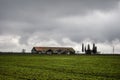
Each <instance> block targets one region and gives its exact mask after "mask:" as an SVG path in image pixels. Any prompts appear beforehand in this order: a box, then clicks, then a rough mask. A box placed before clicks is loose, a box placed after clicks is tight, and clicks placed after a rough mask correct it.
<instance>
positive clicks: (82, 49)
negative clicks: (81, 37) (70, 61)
mask: <svg viewBox="0 0 120 80" xmlns="http://www.w3.org/2000/svg"><path fill="white" fill-rule="evenodd" d="M82 52H84V44H83V43H82Z"/></svg>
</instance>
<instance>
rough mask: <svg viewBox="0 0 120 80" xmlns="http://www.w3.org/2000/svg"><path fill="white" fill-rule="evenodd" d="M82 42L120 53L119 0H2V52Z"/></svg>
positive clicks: (0, 24) (74, 45)
mask: <svg viewBox="0 0 120 80" xmlns="http://www.w3.org/2000/svg"><path fill="white" fill-rule="evenodd" d="M83 42H84V43H85V44H88V43H89V44H92V43H96V45H97V46H98V49H99V51H101V52H112V46H113V45H115V51H116V52H120V0H0V51H21V50H22V49H23V48H24V49H26V50H27V51H30V50H31V48H32V47H33V46H66V47H67V46H69V47H73V48H74V49H75V50H79V51H81V43H83Z"/></svg>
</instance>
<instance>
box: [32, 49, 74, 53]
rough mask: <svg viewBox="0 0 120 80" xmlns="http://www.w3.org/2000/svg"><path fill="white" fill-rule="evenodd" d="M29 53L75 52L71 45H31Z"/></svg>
mask: <svg viewBox="0 0 120 80" xmlns="http://www.w3.org/2000/svg"><path fill="white" fill-rule="evenodd" d="M31 53H35V54H75V50H74V49H73V48H72V47H33V48H32V50H31Z"/></svg>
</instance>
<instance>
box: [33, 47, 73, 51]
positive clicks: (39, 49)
mask: <svg viewBox="0 0 120 80" xmlns="http://www.w3.org/2000/svg"><path fill="white" fill-rule="evenodd" d="M33 48H34V49H35V50H36V51H41V50H49V49H51V50H58V49H62V50H71V51H74V49H73V48H72V47H33Z"/></svg>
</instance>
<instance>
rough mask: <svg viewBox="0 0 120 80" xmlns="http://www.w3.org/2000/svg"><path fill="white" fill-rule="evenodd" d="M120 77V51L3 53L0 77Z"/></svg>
mask: <svg viewBox="0 0 120 80" xmlns="http://www.w3.org/2000/svg"><path fill="white" fill-rule="evenodd" d="M41 79H42V80H46V79H48V80H56V79H59V80H64V79H67V80H68V79H70V80H72V79H73V80H78V79H79V80H120V56H119V55H108V56H107V55H37V54H7V55H4V54H2V55H0V80H41Z"/></svg>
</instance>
